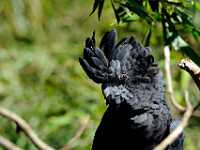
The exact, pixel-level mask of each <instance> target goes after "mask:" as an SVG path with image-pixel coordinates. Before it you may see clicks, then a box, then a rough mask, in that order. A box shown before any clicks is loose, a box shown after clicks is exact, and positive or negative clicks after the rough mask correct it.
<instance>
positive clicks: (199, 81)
mask: <svg viewBox="0 0 200 150" xmlns="http://www.w3.org/2000/svg"><path fill="white" fill-rule="evenodd" d="M178 66H179V67H180V68H181V69H183V70H186V71H187V72H188V73H189V74H190V75H191V76H192V78H193V80H194V81H195V83H196V85H197V87H198V88H199V90H200V68H199V66H197V65H196V64H195V63H194V62H193V61H192V60H191V59H182V60H181V62H180V63H179V64H178Z"/></svg>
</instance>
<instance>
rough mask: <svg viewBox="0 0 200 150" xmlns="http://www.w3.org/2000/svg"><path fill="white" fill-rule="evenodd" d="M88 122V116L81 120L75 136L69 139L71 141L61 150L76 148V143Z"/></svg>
mask: <svg viewBox="0 0 200 150" xmlns="http://www.w3.org/2000/svg"><path fill="white" fill-rule="evenodd" d="M89 121H90V117H89V116H87V117H85V118H84V119H83V120H81V123H80V128H79V129H78V130H77V131H76V133H75V135H74V136H73V137H72V138H71V140H69V142H68V143H67V144H65V145H64V146H63V147H62V148H61V150H70V149H72V148H74V147H75V146H76V142H77V141H78V139H79V138H80V137H81V135H82V134H83V132H84V131H85V129H86V128H87V127H88V124H89Z"/></svg>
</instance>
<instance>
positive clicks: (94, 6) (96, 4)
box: [90, 0, 100, 15]
mask: <svg viewBox="0 0 200 150" xmlns="http://www.w3.org/2000/svg"><path fill="white" fill-rule="evenodd" d="M99 2H100V0H94V4H93V8H92V12H91V13H90V15H92V14H93V13H94V12H95V11H96V9H97V7H98V6H99Z"/></svg>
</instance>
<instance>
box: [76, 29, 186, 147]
mask: <svg viewBox="0 0 200 150" xmlns="http://www.w3.org/2000/svg"><path fill="white" fill-rule="evenodd" d="M79 63H80V65H81V66H82V68H83V70H84V71H85V73H86V74H87V75H88V77H89V78H90V79H91V80H93V81H94V82H95V83H97V84H101V90H102V94H103V95H104V98H105V103H106V106H107V108H106V111H105V113H104V115H103V117H102V119H101V122H100V124H99V126H98V128H97V130H96V133H95V135H94V140H93V144H92V148H91V149H92V150H152V149H153V148H154V147H155V146H156V145H158V144H159V143H160V142H161V141H162V140H163V139H165V138H166V137H167V136H168V135H169V134H170V132H172V131H173V130H174V129H175V128H176V127H177V126H178V124H179V123H178V122H177V121H174V120H173V119H172V116H171V113H170V109H169V107H168V105H167V103H166V101H165V97H164V81H163V76H162V73H161V71H160V68H159V66H158V64H157V63H156V62H155V60H154V57H153V55H152V54H151V48H150V47H143V46H142V44H140V43H139V42H138V41H136V40H135V38H134V37H133V36H127V37H125V38H122V39H121V40H120V41H119V42H118V41H117V31H116V30H115V29H113V30H111V31H108V32H106V33H105V34H104V36H103V37H102V39H101V41H100V46H99V47H97V46H96V39H95V32H93V34H92V36H91V37H88V38H87V39H86V40H85V47H84V49H83V56H82V57H79ZM182 149H183V135H182V134H181V135H180V136H179V138H178V139H176V141H175V142H174V143H172V144H171V145H170V146H168V148H167V150H182Z"/></svg>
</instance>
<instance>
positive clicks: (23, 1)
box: [0, 0, 200, 150]
mask: <svg viewBox="0 0 200 150" xmlns="http://www.w3.org/2000/svg"><path fill="white" fill-rule="evenodd" d="M92 4H93V0H84V1H83V0H74V1H71V0H1V1H0V106H2V107H5V108H7V109H9V110H11V111H13V112H16V113H17V114H18V115H20V116H21V117H23V118H24V119H25V120H26V121H27V122H28V123H29V124H30V125H31V126H32V128H33V129H34V131H35V132H36V133H37V134H38V135H39V137H40V138H41V139H42V140H44V141H45V142H46V143H48V144H49V145H51V146H52V147H54V148H56V149H60V148H62V147H63V146H64V145H65V144H67V143H68V142H69V140H70V139H71V138H72V137H74V135H75V133H76V132H77V130H79V128H80V126H81V125H82V122H83V121H84V120H85V119H86V118H88V116H89V123H88V126H87V128H86V129H85V130H84V132H83V134H82V135H81V136H80V138H78V139H77V140H76V142H75V143H74V145H73V148H72V149H73V150H89V149H90V148H91V143H92V139H93V136H94V133H95V130H96V128H97V126H98V123H99V122H100V119H101V116H102V114H103V112H104V111H105V109H106V106H105V103H104V99H103V97H102V94H101V91H100V86H99V85H96V84H94V83H93V82H92V81H91V80H89V79H88V77H87V76H86V75H85V74H84V72H83V70H82V69H81V67H80V65H79V62H78V57H79V56H80V55H82V49H83V45H84V40H85V38H86V37H88V36H90V35H91V34H92V31H93V30H96V33H97V41H98V42H99V39H100V37H101V36H102V35H103V33H104V32H106V31H107V30H109V29H112V28H114V27H115V28H117V29H118V32H119V37H122V36H124V35H127V34H128V35H130V34H131V35H134V36H135V37H136V39H138V40H139V41H142V40H143V37H144V34H145V32H146V30H147V29H145V27H144V26H143V23H144V22H139V23H138V22H136V23H131V24H126V25H123V24H121V25H120V26H118V25H117V23H116V20H115V17H114V14H113V12H112V8H111V7H110V4H108V3H106V4H105V8H104V10H103V16H102V20H101V21H98V19H97V16H96V14H94V15H92V16H89V14H90V12H91V9H92ZM153 35H154V36H153V37H154V38H152V39H151V45H152V49H153V53H154V55H155V57H156V60H157V61H158V62H159V64H160V66H161V68H162V71H163V72H164V70H163V66H164V54H163V48H162V47H161V45H162V44H161V43H162V38H161V29H160V28H159V25H158V28H156V29H154V30H153ZM182 57H183V56H182V55H181V54H179V53H177V52H173V53H172V58H171V60H172V67H171V68H172V72H173V86H174V92H175V94H176V95H175V96H176V98H177V100H178V101H179V102H180V103H181V104H183V105H184V91H185V90H188V91H189V94H190V100H191V101H192V102H193V103H195V102H196V101H197V100H198V99H199V91H198V89H197V88H196V86H195V84H194V83H193V81H192V79H191V77H190V76H189V75H188V74H187V73H186V72H184V71H180V70H179V69H177V66H176V64H177V62H178V61H179V60H180V58H182ZM172 109H173V108H172ZM0 135H2V136H4V137H6V138H8V139H10V140H11V141H12V142H13V143H16V144H17V145H18V146H19V147H22V148H24V149H27V150H35V149H37V148H36V147H35V146H34V145H33V144H32V143H31V142H30V140H29V139H27V138H26V136H25V135H24V134H23V133H22V132H20V133H17V132H16V125H15V124H14V123H11V122H10V121H8V120H6V119H4V118H2V117H0ZM185 137H186V140H185V149H186V150H199V149H200V138H199V137H200V119H199V118H193V119H192V120H191V121H190V124H189V127H188V128H187V129H186V131H185ZM0 150H3V148H2V147H1V145H0Z"/></svg>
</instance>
